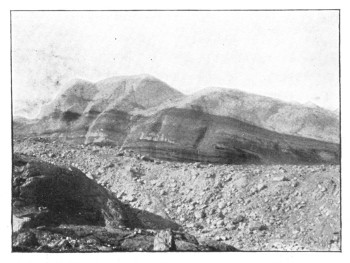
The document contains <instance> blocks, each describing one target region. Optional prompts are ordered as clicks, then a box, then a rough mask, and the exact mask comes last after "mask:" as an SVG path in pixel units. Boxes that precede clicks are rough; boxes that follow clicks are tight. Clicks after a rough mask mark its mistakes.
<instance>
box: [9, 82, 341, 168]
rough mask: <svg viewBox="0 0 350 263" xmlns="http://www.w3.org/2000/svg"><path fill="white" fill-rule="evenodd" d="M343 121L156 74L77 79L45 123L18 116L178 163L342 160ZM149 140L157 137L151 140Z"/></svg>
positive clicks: (81, 139) (72, 137)
mask: <svg viewBox="0 0 350 263" xmlns="http://www.w3.org/2000/svg"><path fill="white" fill-rule="evenodd" d="M338 125H339V121H338V119H337V118H336V117H335V116H334V114H333V113H331V112H329V111H327V110H324V109H320V108H310V107H305V106H302V105H294V104H291V103H286V102H283V101H280V100H276V99H273V98H270V97H266V96H260V95H256V94H250V93H246V92H243V91H240V90H237V89H235V90H233V89H222V88H214V89H205V90H203V91H201V92H197V93H195V94H193V95H190V96H186V95H184V94H182V93H181V92H178V91H177V90H175V89H174V88H172V87H170V86H169V85H168V84H166V83H165V82H163V81H161V80H159V79H157V78H155V77H152V76H150V75H136V76H131V77H130V76H120V77H112V78H108V79H105V80H101V81H98V82H96V83H92V82H88V81H83V80H76V81H73V82H72V83H71V86H69V87H67V88H66V89H65V90H64V91H62V92H60V93H59V94H58V95H57V96H56V98H55V99H54V100H53V101H52V102H51V103H50V104H48V105H46V106H45V107H43V110H42V112H41V115H40V118H39V119H38V120H36V121H30V122H26V121H23V120H21V119H16V120H15V121H14V130H15V134H17V135H25V134H26V135H28V134H29V135H45V136H51V137H52V136H53V137H58V138H61V139H64V140H68V141H72V142H75V143H84V144H90V143H93V144H105V145H106V144H110V145H114V146H118V147H121V146H123V147H127V148H130V149H134V150H137V151H140V152H143V153H145V154H147V155H153V156H157V157H161V156H160V155H164V158H170V159H174V160H176V159H177V160H179V159H181V160H184V161H185V160H186V159H188V160H191V161H198V160H200V161H209V162H222V161H220V158H222V159H223V160H225V162H227V163H232V162H236V163H245V162H248V163H251V162H262V163H269V162H272V163H275V162H286V163H294V162H303V158H305V159H307V160H306V161H305V162H306V163H307V162H336V163H337V162H338V161H339V147H338V146H337V142H338V140H339V136H338ZM140 129H141V130H142V132H143V133H142V135H141V133H140ZM244 129H246V130H244ZM291 136H296V137H297V138H298V139H295V138H294V137H291ZM148 137H149V138H153V139H154V138H155V139H154V140H153V139H151V140H148V142H147V143H146V141H147V140H146V139H147V138H148ZM166 138H168V139H166ZM145 140H146V141H145ZM314 140H316V142H317V143H315V142H314ZM298 141H302V142H305V145H300V144H299V142H298ZM332 142H333V143H332ZM174 145H175V146H174ZM222 145H226V146H227V145H228V146H227V147H226V146H225V147H226V148H225V147H224V148H225V149H223V146H222ZM310 147H311V148H310ZM157 151H158V152H157ZM168 151H170V152H172V153H171V154H168V153H167V152H168ZM160 153H161V154H160ZM166 155H168V156H166Z"/></svg>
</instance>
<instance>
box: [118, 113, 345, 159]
mask: <svg viewBox="0 0 350 263" xmlns="http://www.w3.org/2000/svg"><path fill="white" fill-rule="evenodd" d="M123 147H124V148H126V149H133V150H137V151H138V152H141V153H143V154H147V155H151V156H154V157H158V158H163V159H169V160H180V161H203V162H218V163H235V164H239V163H320V162H321V163H322V162H326V163H328V162H330V163H337V162H338V161H339V154H338V152H339V146H338V145H337V144H333V143H326V142H322V141H317V140H312V139H308V138H302V137H296V136H290V135H284V134H279V133H277V132H272V131H269V130H266V129H263V128H260V127H257V126H254V125H251V124H248V123H244V122H242V121H239V120H237V119H234V118H229V117H223V116H217V115H211V114H207V113H205V112H202V111H197V110H187V109H175V108H172V109H166V110H163V111H161V112H159V113H157V114H155V115H152V116H150V117H144V118H141V119H140V120H139V121H138V122H137V123H136V124H135V125H134V126H133V127H132V128H131V130H130V132H129V135H128V136H127V138H126V140H125V143H124V145H123Z"/></svg>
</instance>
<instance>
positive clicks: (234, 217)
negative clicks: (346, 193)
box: [14, 138, 341, 251]
mask: <svg viewBox="0 0 350 263" xmlns="http://www.w3.org/2000/svg"><path fill="white" fill-rule="evenodd" d="M14 151H15V152H18V153H23V154H26V155H27V156H33V155H35V156H36V157H37V158H40V159H41V160H44V161H45V162H47V163H52V164H55V165H59V166H66V167H71V169H72V171H69V170H62V171H63V174H65V173H67V174H71V173H73V172H74V173H77V174H79V175H80V174H81V175H82V176H83V173H85V174H86V175H87V176H88V177H89V178H90V179H91V180H90V179H88V178H86V179H85V180H87V181H89V184H90V185H95V186H94V188H96V189H101V187H103V188H106V189H108V190H109V191H110V192H112V193H113V194H114V195H115V196H116V197H117V198H118V199H119V200H121V201H122V202H124V203H127V204H129V206H128V207H129V208H125V213H126V214H127V215H129V214H133V211H145V212H144V213H143V214H144V215H148V217H147V218H148V220H142V218H143V217H141V216H139V218H140V220H141V221H142V222H159V221H160V222H164V221H165V222H169V221H171V222H173V223H175V224H176V225H180V226H181V227H182V228H183V230H184V231H185V232H186V233H188V234H190V235H191V236H193V237H194V238H195V239H196V240H197V242H198V243H199V244H207V245H206V246H207V249H208V246H210V247H213V245H208V242H209V241H210V240H215V241H220V242H222V243H224V244H225V245H227V246H233V247H235V248H238V249H240V250H244V251H251V250H254V251H276V250H277V251H329V250H335V251H339V250H340V246H341V243H340V242H341V227H340V170H339V169H340V168H339V165H227V164H206V163H182V162H168V161H161V160H158V159H151V158H149V157H146V156H141V155H139V154H137V153H133V152H131V151H127V150H124V151H119V149H116V148H114V147H111V146H108V147H107V146H102V147H100V146H96V145H70V144H66V143H64V142H59V141H52V140H51V139H49V138H30V139H20V140H17V139H15V141H14ZM77 156H79V158H77ZM15 160H16V159H15ZM26 167H28V168H29V169H27V168H26ZM30 167H32V164H31V163H30V164H29V165H28V164H25V162H24V161H23V160H22V159H19V160H18V161H15V167H14V169H15V170H14V171H15V176H14V180H15V181H16V182H14V187H17V180H18V181H19V182H18V183H19V184H20V185H23V184H24V185H28V187H23V186H22V187H23V190H24V189H26V190H27V189H28V191H29V189H33V188H30V187H29V185H30V184H32V185H33V184H35V183H39V182H41V180H43V181H42V182H45V178H46V177H47V176H48V175H46V172H45V171H47V169H46V168H43V167H42V168H41V169H40V170H41V171H43V172H41V174H42V175H40V176H39V174H37V176H35V177H38V179H37V180H32V179H30V178H28V179H26V178H27V174H28V171H34V170H32V169H31V168H30ZM50 167H52V166H51V165H50ZM60 169H61V168H60ZM77 169H79V170H80V171H81V172H76V171H77ZM17 174H18V175H17ZM44 174H45V175H46V176H43V175H44ZM33 176H34V174H33ZM16 178H21V179H16ZM22 178H23V179H22ZM72 180H73V179H72ZM25 181H27V182H28V183H29V182H30V183H29V184H27V183H24V182H25ZM93 181H95V182H96V183H97V184H99V186H96V184H93ZM63 182H64V183H67V181H65V180H64V181H63ZM69 185H71V184H69ZM73 186H74V184H73V185H72V187H73ZM21 189H22V188H21ZM78 189H79V188H78ZM28 191H27V192H28ZM98 191H100V192H101V193H102V194H103V195H102V196H110V194H107V191H104V190H102V189H101V190H98ZM14 192H16V190H15V191H14ZM93 193H96V190H95V191H93ZM51 196H52V195H51ZM84 198H85V197H84ZM89 198H90V200H96V201H97V199H96V198H95V197H94V196H91V197H89ZM109 198H111V197H109ZM39 200H40V199H39ZM112 200H115V199H112ZM16 201H17V199H16ZM19 201H20V200H19ZM32 203H33V202H32ZM117 204H118V206H119V205H120V202H117ZM15 205H19V204H15ZM22 206H23V205H22ZM42 206H47V207H48V208H50V207H49V205H46V204H44V205H42ZM118 206H117V207H118ZM98 207H100V206H97V208H98ZM39 210H40V209H39ZM79 210H80V211H81V212H83V215H84V211H85V210H84V209H82V208H81V209H79ZM15 211H16V210H15ZM41 211H42V212H44V211H45V210H44V208H42V209H41ZM95 211H96V210H95ZM99 211H100V208H99ZM106 211H107V212H108V211H109V210H106ZM123 211H124V210H123ZM146 212H148V214H147V213H146ZM26 214H28V212H27V213H26ZM122 215H125V214H124V213H122ZM126 222H127V221H126ZM157 225H158V223H157V224H155V226H157ZM84 226H85V227H83V226H80V225H79V226H75V227H73V226H70V227H68V226H65V225H63V226H61V227H58V226H52V227H51V228H48V227H45V228H43V227H40V226H39V227H36V228H31V229H30V231H31V232H34V234H35V237H36V239H39V241H38V242H39V243H40V244H41V245H43V244H48V246H49V247H50V246H52V247H53V248H54V249H56V250H60V249H61V251H62V250H64V249H73V250H74V249H75V250H77V249H79V246H81V247H82V249H83V250H85V251H86V250H89V249H91V250H94V249H95V251H96V250H98V249H100V251H102V250H112V249H116V250H117V249H122V248H124V249H125V248H126V246H127V245H130V246H131V247H133V248H134V247H135V246H137V245H136V244H140V245H139V246H140V247H141V249H144V250H146V249H147V244H148V245H149V244H150V243H149V241H150V240H151V244H152V245H153V243H152V242H154V239H155V235H156V234H151V233H153V232H152V231H150V230H144V229H142V228H140V230H139V229H138V228H137V229H136V230H127V229H124V228H123V229H119V228H117V229H115V230H113V231H114V232H113V233H115V234H114V235H112V234H111V232H108V231H110V230H108V231H107V230H104V227H102V226H90V228H87V226H86V225H84ZM155 226H154V227H153V228H156V227H155ZM92 227H94V229H95V230H94V231H92V232H93V234H92V235H91V234H90V235H88V234H87V231H88V230H89V231H90V230H93V229H92ZM158 229H161V228H160V227H159V226H158ZM38 231H41V232H38ZM123 231H124V232H123ZM157 231H159V230H157ZM174 231H175V230H174ZM176 231H179V230H176ZM157 233H159V232H157ZM176 233H177V232H174V236H175V241H176V242H175V243H176V244H177V246H178V247H179V248H180V246H181V244H183V245H186V246H185V247H186V248H187V249H188V250H196V251H198V250H200V249H202V248H200V246H199V247H198V245H196V244H197V243H196V242H195V241H194V239H193V238H190V237H189V236H187V237H186V236H185V235H184V234H183V235H182V237H181V235H180V234H176ZM28 235H29V234H28ZM133 235H134V239H133V238H132V237H133ZM157 235H158V234H157ZM32 236H33V235H32ZM45 236H46V237H47V238H46V239H45V238H43V237H45ZM160 236H162V237H163V238H164V237H166V236H167V234H166V233H163V234H160ZM185 237H186V238H185ZM50 238H51V239H50ZM18 239H19V240H18ZM18 239H15V242H19V241H20V240H21V236H20V238H18ZM16 240H17V241H16ZM33 240H35V239H33ZM63 240H67V241H63ZM118 240H119V241H118ZM132 240H134V241H132ZM145 240H146V241H147V240H148V241H147V242H146V241H145ZM157 240H158V238H157ZM186 240H187V241H186ZM189 240H192V241H189ZM208 240H209V241H208ZM136 241H137V242H138V243H135V242H136ZM59 242H61V243H59ZM186 242H187V243H186ZM203 242H204V243H203ZM210 242H212V241H210ZM55 244H56V245H55ZM58 244H60V245H61V247H60V246H58ZM75 244H77V245H75ZM108 244H109V246H108ZM118 244H119V245H118ZM41 245H36V247H35V246H34V247H35V249H38V248H39V247H40V246H41ZM63 245H64V246H63ZM66 246H67V247H68V248H66ZM17 247H18V246H17ZM183 248H184V247H182V249H183ZM40 249H44V248H43V247H41V248H40ZM148 249H149V248H148ZM221 249H224V250H225V249H228V248H227V247H226V248H224V247H223V246H221ZM91 250H90V251H91ZM131 250H132V249H131Z"/></svg>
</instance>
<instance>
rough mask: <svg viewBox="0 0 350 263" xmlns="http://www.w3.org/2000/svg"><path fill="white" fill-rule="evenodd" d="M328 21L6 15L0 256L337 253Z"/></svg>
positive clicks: (197, 13) (288, 15) (259, 16)
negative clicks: (7, 80)
mask: <svg viewBox="0 0 350 263" xmlns="http://www.w3.org/2000/svg"><path fill="white" fill-rule="evenodd" d="M339 18H340V10H206V11H205V10H187V11H185V10H158V11H156V10H154V11H151V10H124V11H121V10H119V11H111V10H108V11H107V10H104V11H103V10H100V11H98V10H95V11H91V10H90V11H69V10H66V11H52V10H51V11H48V10H47V11H11V70H12V71H11V80H12V140H13V142H12V144H13V147H12V150H13V157H12V165H13V173H12V251H13V252H51V253H53V252H55V253H58V252H66V253H70V252H122V251H123V252H131V251H133V252H135V251H139V252H142V251H143V252H145V251H148V252H150V251H154V252H156V251H174V252H180V251H197V252H201V251H221V252H234V251H237V252H239V251H271V252H272V251H288V252H289V251H341V233H342V229H341V191H340V189H341V173H340V172H341V169H340V164H341V163H340V160H341V153H340V138H341V137H340V121H339V115H340V104H339V94H340V74H339V71H340V49H339V47H340V20H339Z"/></svg>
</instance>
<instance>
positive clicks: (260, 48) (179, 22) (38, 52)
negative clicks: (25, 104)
mask: <svg viewBox="0 0 350 263" xmlns="http://www.w3.org/2000/svg"><path fill="white" fill-rule="evenodd" d="M12 50H13V53H12V59H13V96H14V106H15V107H16V103H17V102H18V103H19V101H24V100H28V99H29V100H37V99H47V98H51V97H52V96H53V95H54V94H55V93H56V92H57V91H58V90H59V89H60V88H62V86H63V85H64V84H65V83H66V82H67V81H68V80H70V79H72V78H82V79H86V80H90V81H98V80H101V79H104V78H107V77H111V76H116V75H134V74H144V73H146V74H150V75H153V76H155V77H157V78H159V79H161V80H163V81H165V82H166V83H168V84H169V85H170V86H172V87H174V88H176V89H178V90H180V91H181V92H183V93H186V94H190V93H193V92H195V91H198V90H200V89H203V88H207V87H225V88H235V89H240V90H243V91H247V92H252V93H257V94H262V95H266V96H271V97H275V98H280V99H282V100H286V101H297V102H301V103H305V102H313V103H315V104H318V105H320V106H323V107H326V108H330V109H335V108H338V107H339V106H338V92H339V83H338V76H339V75H338V74H339V73H338V71H339V68H338V63H339V56H338V12H337V11H298V12H291V11H288V12H287V11H283V12H246V11H245V12H13V13H12Z"/></svg>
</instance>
